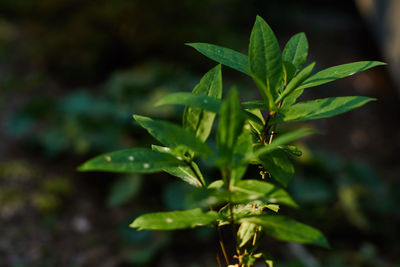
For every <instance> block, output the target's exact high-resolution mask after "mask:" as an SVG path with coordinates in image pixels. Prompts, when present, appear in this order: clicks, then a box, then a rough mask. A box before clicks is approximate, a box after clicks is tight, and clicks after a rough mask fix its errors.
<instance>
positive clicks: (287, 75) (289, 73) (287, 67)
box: [282, 61, 297, 85]
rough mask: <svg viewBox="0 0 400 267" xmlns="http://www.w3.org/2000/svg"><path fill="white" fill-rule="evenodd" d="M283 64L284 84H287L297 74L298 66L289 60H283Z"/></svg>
mask: <svg viewBox="0 0 400 267" xmlns="http://www.w3.org/2000/svg"><path fill="white" fill-rule="evenodd" d="M282 65H283V74H284V75H283V81H284V85H287V84H288V83H289V82H290V81H291V80H292V79H293V77H294V76H295V74H296V71H297V70H296V67H295V66H294V65H293V64H292V63H290V62H288V61H282Z"/></svg>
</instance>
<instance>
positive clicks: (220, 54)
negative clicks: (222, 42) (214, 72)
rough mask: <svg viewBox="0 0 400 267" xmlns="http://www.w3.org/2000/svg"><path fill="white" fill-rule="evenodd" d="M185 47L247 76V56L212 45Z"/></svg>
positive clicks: (194, 44)
mask: <svg viewBox="0 0 400 267" xmlns="http://www.w3.org/2000/svg"><path fill="white" fill-rule="evenodd" d="M187 45H189V46H191V47H193V48H194V49H196V50H197V51H199V52H200V53H202V54H203V55H205V56H206V57H209V58H211V59H212V60H215V61H217V62H219V63H221V64H223V65H225V66H228V67H231V68H233V69H235V70H238V71H240V72H243V73H244V74H247V75H249V65H248V59H247V56H246V55H244V54H242V53H239V52H236V51H234V50H232V49H229V48H224V47H221V46H218V45H213V44H206V43H189V44H187Z"/></svg>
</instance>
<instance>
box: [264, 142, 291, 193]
mask: <svg viewBox="0 0 400 267" xmlns="http://www.w3.org/2000/svg"><path fill="white" fill-rule="evenodd" d="M258 158H259V160H260V162H261V164H262V165H263V167H264V168H265V169H266V170H267V171H268V172H269V173H270V174H271V175H272V178H274V179H275V180H276V181H277V182H279V183H280V184H282V185H283V186H285V187H286V186H288V184H289V183H290V181H291V180H292V179H293V177H294V167H293V164H292V162H291V161H290V160H289V159H288V157H287V156H286V154H285V152H283V151H282V150H279V149H278V150H274V151H272V152H271V153H268V154H263V155H260V156H259V157H258Z"/></svg>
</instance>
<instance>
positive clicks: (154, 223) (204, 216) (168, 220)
mask: <svg viewBox="0 0 400 267" xmlns="http://www.w3.org/2000/svg"><path fill="white" fill-rule="evenodd" d="M217 219H218V213H216V212H214V211H209V212H203V211H202V210H201V209H192V210H184V211H170V212H155V213H148V214H144V215H142V216H139V217H138V218H136V219H135V220H134V221H133V223H131V224H130V227H132V228H138V230H175V229H185V228H194V227H197V226H205V225H210V224H212V223H213V222H214V221H216V220H217Z"/></svg>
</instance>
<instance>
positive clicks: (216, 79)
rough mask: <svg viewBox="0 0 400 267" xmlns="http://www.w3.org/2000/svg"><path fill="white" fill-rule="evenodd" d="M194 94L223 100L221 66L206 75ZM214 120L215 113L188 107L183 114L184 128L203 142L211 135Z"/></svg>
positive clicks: (194, 90)
mask: <svg viewBox="0 0 400 267" xmlns="http://www.w3.org/2000/svg"><path fill="white" fill-rule="evenodd" d="M193 94H199V95H204V96H209V97H211V98H215V99H220V98H221V96H222V76H221V65H217V66H216V67H214V68H213V69H211V70H210V71H209V72H207V73H206V74H205V75H204V77H203V78H202V79H201V80H200V83H199V84H198V85H196V86H195V88H194V89H193ZM203 101H204V100H203ZM214 119H215V113H213V112H208V111H205V110H203V109H201V108H196V107H192V106H187V107H186V108H185V111H184V113H183V127H184V128H186V129H188V130H190V131H191V132H193V133H195V135H196V136H197V137H198V138H199V139H200V140H201V141H203V142H205V141H206V140H207V138H208V136H209V135H210V132H211V128H212V125H213V122H214Z"/></svg>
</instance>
